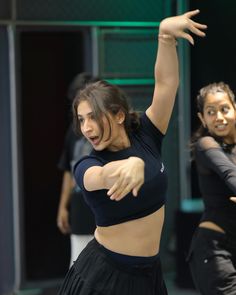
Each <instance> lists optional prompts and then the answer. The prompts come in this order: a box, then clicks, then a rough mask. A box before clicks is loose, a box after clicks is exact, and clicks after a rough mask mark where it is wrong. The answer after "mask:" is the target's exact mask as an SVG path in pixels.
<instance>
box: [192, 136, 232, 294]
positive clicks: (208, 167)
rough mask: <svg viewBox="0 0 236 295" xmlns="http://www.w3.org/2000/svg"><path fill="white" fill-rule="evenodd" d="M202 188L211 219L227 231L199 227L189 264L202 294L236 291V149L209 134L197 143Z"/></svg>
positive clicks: (193, 242) (197, 158)
mask: <svg viewBox="0 0 236 295" xmlns="http://www.w3.org/2000/svg"><path fill="white" fill-rule="evenodd" d="M195 159H196V164H197V170H198V176H199V184H200V190H201V193H202V197H203V200H204V204H205V210H204V213H203V216H202V218H201V221H200V222H203V221H210V222H213V223H215V224H216V225H218V226H220V227H221V228H222V229H223V230H224V231H225V233H221V232H218V231H215V230H211V229H206V228H201V227H198V228H197V230H196V233H195V235H194V237H193V239H192V243H191V247H190V251H189V257H188V261H189V265H190V269H191V273H192V277H193V281H194V283H195V286H196V288H197V289H198V290H199V292H200V293H201V294H202V295H217V294H221V295H234V294H236V268H235V267H236V222H235V221H236V204H235V203H234V202H232V201H231V200H230V199H229V198H230V197H231V196H234V195H236V148H235V146H234V145H230V146H227V145H225V144H224V145H222V144H221V142H220V141H217V140H216V139H215V138H213V137H211V136H205V137H202V138H200V139H199V140H198V142H197V143H196V145H195Z"/></svg>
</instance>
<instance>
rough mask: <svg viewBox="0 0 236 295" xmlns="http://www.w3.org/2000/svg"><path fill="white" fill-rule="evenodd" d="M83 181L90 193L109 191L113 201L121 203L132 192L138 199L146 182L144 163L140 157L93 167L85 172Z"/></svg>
mask: <svg viewBox="0 0 236 295" xmlns="http://www.w3.org/2000/svg"><path fill="white" fill-rule="evenodd" d="M83 181H84V187H85V188H86V190H88V191H94V190H100V189H108V192H107V195H108V197H110V199H111V200H116V201H119V200H121V199H122V198H123V197H124V196H126V195H127V194H128V193H130V192H132V194H133V196H134V197H136V196H137V195H138V192H139V189H140V187H141V186H142V184H143V182H144V162H143V160H142V159H140V158H138V157H129V158H128V159H125V160H119V161H113V162H110V163H108V164H106V165H104V166H102V167H101V166H92V167H90V168H89V169H87V171H86V172H85V174H84V179H83Z"/></svg>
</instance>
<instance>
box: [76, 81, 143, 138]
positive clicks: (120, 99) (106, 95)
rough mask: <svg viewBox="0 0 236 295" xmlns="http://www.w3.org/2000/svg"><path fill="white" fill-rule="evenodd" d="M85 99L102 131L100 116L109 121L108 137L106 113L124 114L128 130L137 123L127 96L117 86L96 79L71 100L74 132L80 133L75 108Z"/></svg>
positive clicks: (136, 116)
mask: <svg viewBox="0 0 236 295" xmlns="http://www.w3.org/2000/svg"><path fill="white" fill-rule="evenodd" d="M82 101H87V102H88V103H89V104H90V106H91V108H92V111H93V116H94V118H95V120H96V122H97V123H98V126H99V128H100V129H101V131H102V134H103V133H104V127H103V122H102V118H103V116H105V117H106V118H107V120H108V122H109V128H110V130H109V137H110V135H111V123H110V120H109V116H108V114H111V115H116V114H117V113H118V112H119V111H123V112H124V114H125V120H124V127H125V130H126V132H127V134H129V132H130V131H131V130H133V129H135V128H137V127H138V125H139V119H138V114H137V113H136V112H133V111H131V109H130V106H129V104H128V98H127V96H126V95H125V93H124V92H123V91H122V89H120V88H119V87H117V86H115V85H112V84H110V83H108V82H107V81H103V80H101V81H97V82H95V83H89V84H87V85H86V86H85V88H83V89H82V90H81V91H79V92H78V94H77V96H76V97H75V99H74V101H73V121H74V129H75V132H76V133H80V122H79V120H78V115H77V108H78V105H79V104H80V102H82Z"/></svg>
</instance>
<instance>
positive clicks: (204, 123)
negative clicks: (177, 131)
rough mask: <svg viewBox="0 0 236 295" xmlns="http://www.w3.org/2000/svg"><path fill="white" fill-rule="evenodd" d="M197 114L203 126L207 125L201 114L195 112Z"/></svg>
mask: <svg viewBox="0 0 236 295" xmlns="http://www.w3.org/2000/svg"><path fill="white" fill-rule="evenodd" d="M197 116H198V118H199V119H200V121H201V122H202V125H203V127H204V128H206V127H207V125H206V122H205V120H204V118H203V116H202V114H201V113H197Z"/></svg>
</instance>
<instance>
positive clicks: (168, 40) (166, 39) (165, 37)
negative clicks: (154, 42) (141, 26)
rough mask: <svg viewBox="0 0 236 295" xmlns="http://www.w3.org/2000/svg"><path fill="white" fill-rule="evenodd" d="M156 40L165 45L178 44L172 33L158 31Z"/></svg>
mask: <svg viewBox="0 0 236 295" xmlns="http://www.w3.org/2000/svg"><path fill="white" fill-rule="evenodd" d="M158 41H159V42H160V43H163V44H166V45H174V46H176V45H178V43H177V41H176V39H175V37H174V36H173V35H170V34H165V33H161V32H159V34H158Z"/></svg>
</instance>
